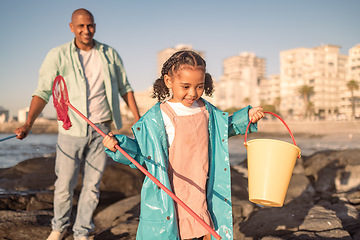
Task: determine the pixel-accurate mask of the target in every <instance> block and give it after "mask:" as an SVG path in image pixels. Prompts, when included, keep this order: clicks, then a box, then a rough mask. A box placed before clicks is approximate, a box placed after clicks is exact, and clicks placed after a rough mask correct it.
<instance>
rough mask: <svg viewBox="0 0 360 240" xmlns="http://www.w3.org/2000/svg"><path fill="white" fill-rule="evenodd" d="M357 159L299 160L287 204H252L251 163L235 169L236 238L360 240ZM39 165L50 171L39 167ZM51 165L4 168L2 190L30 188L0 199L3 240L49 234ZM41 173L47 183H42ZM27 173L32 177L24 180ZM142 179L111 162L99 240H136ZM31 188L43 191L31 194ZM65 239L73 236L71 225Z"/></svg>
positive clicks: (328, 154)
mask: <svg viewBox="0 0 360 240" xmlns="http://www.w3.org/2000/svg"><path fill="white" fill-rule="evenodd" d="M359 159H360V150H342V151H324V152H319V153H316V154H314V155H312V156H308V157H303V158H302V159H298V160H297V163H296V166H295V169H294V171H293V176H292V178H291V181H290V184H289V189H288V191H287V195H286V198H285V202H284V206H283V207H281V208H273V207H263V206H259V205H256V204H254V203H251V202H249V200H248V190H247V167H246V162H243V163H242V164H241V165H239V166H234V167H232V168H231V178H232V204H233V222H234V239H236V240H242V239H248V240H254V239H261V240H280V239H281V240H283V239H295V240H302V239H304V240H305V239H306V240H307V239H343V240H347V239H349V240H350V239H360V214H359V210H360V182H359V172H360V167H359V166H360V160H359ZM49 161H50V162H51V159H50V160H49ZM41 162H45V164H46V166H47V167H49V168H50V170H49V169H47V170H46V169H41V167H40V166H41ZM50 162H47V161H44V159H39V160H34V166H31V161H30V162H28V163H24V164H29V165H28V167H25V166H26V165H22V166H16V167H14V168H13V169H5V170H0V179H1V180H0V188H3V186H9V187H10V186H11V185H12V184H11V182H12V181H14V183H16V184H14V186H15V187H16V188H17V189H23V190H24V192H20V193H22V194H19V192H17V194H16V195H14V194H11V195H9V196H3V197H0V210H1V209H2V210H1V211H0V233H1V234H0V236H1V237H3V239H8V240H18V239H25V240H26V239H46V236H47V235H48V234H49V232H50V231H51V227H50V220H51V218H52V209H51V207H52V191H51V185H52V184H53V182H52V183H50V179H51V177H49V176H46V175H47V174H50V175H51V174H53V166H51V164H50ZM37 171H39V173H40V176H41V177H40V178H39V179H48V182H47V183H41V182H37V181H36V179H37V175H36V173H37ZM46 172H47V173H46ZM10 173H12V174H10ZM4 176H6V178H7V179H8V181H10V183H9V182H6V181H4V180H3V177H4ZM22 177H24V178H25V179H30V178H34V179H32V181H30V180H29V181H30V182H26V181H23V180H22V179H21V178H22ZM53 177H54V176H53ZM142 180H143V174H142V173H141V172H139V170H133V169H131V168H130V167H128V166H124V165H122V164H117V163H115V162H113V161H110V162H109V164H108V166H107V169H106V172H105V174H104V178H103V182H102V183H101V189H102V192H101V199H100V204H99V206H98V208H97V210H96V213H95V215H94V221H95V223H96V226H97V228H96V231H95V233H94V239H95V240H96V239H104V240H115V239H121V240H130V239H135V238H136V230H137V226H138V221H139V205H140V195H139V194H140V189H141V184H142ZM33 187H38V188H39V189H43V191H30V189H31V190H34V189H35V188H33ZM49 189H50V190H49ZM75 202H76V199H75ZM65 239H66V240H73V238H72V234H71V229H69V233H68V235H67V236H66V238H65Z"/></svg>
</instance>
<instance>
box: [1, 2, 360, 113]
mask: <svg viewBox="0 0 360 240" xmlns="http://www.w3.org/2000/svg"><path fill="white" fill-rule="evenodd" d="M0 4H1V5H0V6H1V8H0V30H1V37H0V68H1V69H0V70H1V71H0V106H2V107H3V108H5V109H9V110H10V116H15V115H17V112H18V110H19V109H23V108H26V107H28V106H29V104H30V101H31V95H32V93H33V91H34V90H35V88H36V86H37V79H38V71H39V68H40V66H41V64H42V62H43V60H44V58H45V56H46V54H47V53H48V51H49V50H50V49H52V48H54V47H56V46H59V45H61V44H64V43H67V42H69V41H71V40H72V39H73V37H74V35H73V33H72V32H71V31H70V28H69V22H70V19H71V14H72V12H73V11H74V10H75V9H78V8H86V9H88V10H89V11H91V12H92V13H93V15H94V17H95V23H96V33H95V37H94V38H95V39H96V40H98V41H99V42H103V43H106V44H108V45H110V46H112V47H113V48H115V49H116V50H117V51H118V53H119V54H120V56H121V58H122V60H123V62H124V65H125V69H126V72H127V75H128V78H129V81H130V83H131V85H132V87H133V89H134V91H135V92H136V91H143V90H146V89H148V88H149V87H150V86H152V84H153V82H154V81H155V79H156V78H157V77H158V76H157V73H156V69H157V53H158V52H159V51H161V50H163V49H165V48H172V47H175V46H176V45H178V44H189V45H192V47H193V49H195V50H198V51H204V52H205V60H206V62H207V71H208V72H209V73H210V74H211V75H212V76H213V77H214V78H215V80H218V79H219V78H220V77H221V75H222V69H223V65H222V63H223V60H224V59H226V58H228V57H231V56H235V55H238V54H240V53H242V52H253V53H255V54H256V56H258V57H261V58H265V59H266V64H267V74H278V73H279V72H280V65H279V56H280V52H281V51H284V50H289V49H294V48H299V47H305V48H314V47H317V46H321V45H323V44H334V45H338V46H340V47H341V49H340V53H341V54H345V55H348V50H349V49H350V48H352V47H353V46H355V45H356V44H358V43H360V27H359V26H360V14H359V9H360V1H359V0H301V1H295V0H273V1H269V0H252V1H250V0H247V1H245V0H224V1H220V0H217V1H215V0H183V1H171V0H152V1H151V0H142V1H141V0H132V1H129V0H102V1H95V0H87V1H85V0H82V1H80V0H61V1H53V0H31V1H30V0H11V1H5V0H2V1H0ZM44 116H46V117H54V116H55V111H54V110H53V106H52V104H48V105H47V107H46V108H45V110H44Z"/></svg>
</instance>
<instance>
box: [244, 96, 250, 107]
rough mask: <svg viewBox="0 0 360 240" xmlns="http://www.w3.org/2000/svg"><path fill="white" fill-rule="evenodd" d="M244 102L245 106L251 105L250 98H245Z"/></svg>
mask: <svg viewBox="0 0 360 240" xmlns="http://www.w3.org/2000/svg"><path fill="white" fill-rule="evenodd" d="M243 101H244V104H245V106H247V105H249V104H250V98H248V97H246V98H244V100H243Z"/></svg>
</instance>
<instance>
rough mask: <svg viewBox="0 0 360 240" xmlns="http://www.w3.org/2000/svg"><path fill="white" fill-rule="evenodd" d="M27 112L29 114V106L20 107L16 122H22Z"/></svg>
mask: <svg viewBox="0 0 360 240" xmlns="http://www.w3.org/2000/svg"><path fill="white" fill-rule="evenodd" d="M28 114H29V107H27V108H23V109H20V110H19V111H18V122H20V123H24V122H25V121H26V119H27V116H28Z"/></svg>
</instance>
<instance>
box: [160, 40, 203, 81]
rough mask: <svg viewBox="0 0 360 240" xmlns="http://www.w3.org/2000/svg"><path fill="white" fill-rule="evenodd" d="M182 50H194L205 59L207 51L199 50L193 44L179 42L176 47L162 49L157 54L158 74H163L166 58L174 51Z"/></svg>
mask: <svg viewBox="0 0 360 240" xmlns="http://www.w3.org/2000/svg"><path fill="white" fill-rule="evenodd" d="M182 50H192V51H194V52H196V53H198V54H199V55H200V56H201V57H202V58H204V59H205V53H204V52H202V51H197V50H194V49H192V46H191V45H186V44H178V45H176V46H175V47H174V48H165V49H164V50H161V51H160V52H158V54H157V71H156V74H157V76H159V77H160V76H161V69H162V66H163V64H164V62H165V61H166V60H168V59H169V58H170V57H171V56H172V55H173V54H174V53H176V52H178V51H182Z"/></svg>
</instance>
